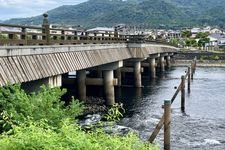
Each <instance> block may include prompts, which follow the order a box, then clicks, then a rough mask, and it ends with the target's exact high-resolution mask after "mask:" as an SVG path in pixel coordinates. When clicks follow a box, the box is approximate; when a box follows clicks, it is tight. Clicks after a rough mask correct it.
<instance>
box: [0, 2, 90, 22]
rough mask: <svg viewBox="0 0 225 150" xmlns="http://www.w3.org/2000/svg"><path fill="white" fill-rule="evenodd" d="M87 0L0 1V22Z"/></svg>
mask: <svg viewBox="0 0 225 150" xmlns="http://www.w3.org/2000/svg"><path fill="white" fill-rule="evenodd" d="M84 1H87V0H0V4H1V5H0V20H5V19H9V18H18V17H31V16H35V15H40V14H42V13H44V12H46V11H48V10H50V9H53V8H56V7H58V6H61V5H76V4H78V3H81V2H84Z"/></svg>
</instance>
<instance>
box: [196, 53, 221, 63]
mask: <svg viewBox="0 0 225 150" xmlns="http://www.w3.org/2000/svg"><path fill="white" fill-rule="evenodd" d="M219 59H220V57H219V56H218V55H212V56H201V57H200V62H204V61H205V60H219Z"/></svg>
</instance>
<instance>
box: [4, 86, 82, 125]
mask: <svg viewBox="0 0 225 150" xmlns="http://www.w3.org/2000/svg"><path fill="white" fill-rule="evenodd" d="M65 92H66V90H61V89H60V88H49V87H45V86H43V87H42V88H41V91H40V92H38V93H32V94H27V93H26V92H25V91H24V90H22V89H21V87H20V85H9V86H7V87H0V112H1V113H3V112H4V113H5V115H6V116H7V115H8V114H10V117H8V118H10V119H11V120H13V121H11V122H13V123H14V124H20V123H23V122H25V121H26V120H27V119H32V120H34V121H38V120H41V119H45V120H47V121H48V123H49V124H50V125H52V126H58V123H59V122H60V121H61V120H62V118H73V119H74V118H75V117H76V116H78V115H80V114H81V113H82V110H83V106H82V105H81V103H79V102H78V101H77V100H74V99H73V100H72V102H71V104H70V105H69V106H67V107H66V106H65V105H64V103H63V102H62V101H61V100H60V98H61V96H62V95H63V94H65ZM0 118H2V119H1V120H2V121H1V122H2V127H1V129H4V127H3V124H4V123H8V122H7V120H5V119H3V115H1V117H0Z"/></svg>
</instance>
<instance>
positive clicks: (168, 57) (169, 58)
mask: <svg viewBox="0 0 225 150" xmlns="http://www.w3.org/2000/svg"><path fill="white" fill-rule="evenodd" d="M171 56H173V53H170V54H168V56H166V66H167V68H170V67H171Z"/></svg>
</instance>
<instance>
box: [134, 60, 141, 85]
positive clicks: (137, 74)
mask: <svg viewBox="0 0 225 150" xmlns="http://www.w3.org/2000/svg"><path fill="white" fill-rule="evenodd" d="M134 87H136V88H140V87H142V83H141V61H136V62H134Z"/></svg>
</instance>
